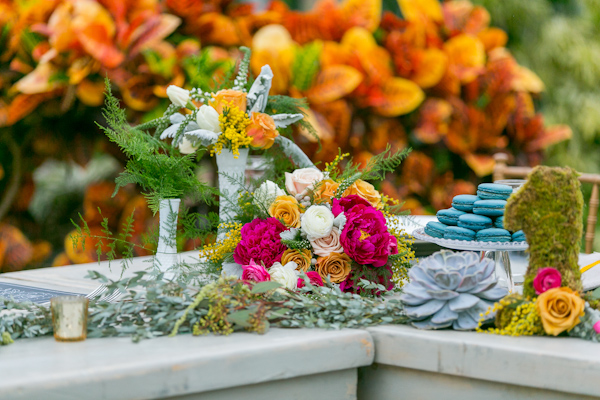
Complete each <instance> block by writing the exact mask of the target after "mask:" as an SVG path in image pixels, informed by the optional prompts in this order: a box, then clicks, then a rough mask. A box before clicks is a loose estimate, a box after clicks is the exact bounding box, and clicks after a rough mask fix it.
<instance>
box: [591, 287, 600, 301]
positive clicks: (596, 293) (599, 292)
mask: <svg viewBox="0 0 600 400" xmlns="http://www.w3.org/2000/svg"><path fill="white" fill-rule="evenodd" d="M591 295H592V299H593V300H598V299H600V287H599V288H596V289H595V290H594V291H593V292H592V293H591Z"/></svg>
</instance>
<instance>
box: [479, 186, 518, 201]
mask: <svg viewBox="0 0 600 400" xmlns="http://www.w3.org/2000/svg"><path fill="white" fill-rule="evenodd" d="M511 194H512V188H511V187H510V186H507V185H500V184H498V183H482V184H481V185H479V186H478V187H477V196H479V197H480V198H481V199H482V200H496V199H497V200H506V199H508V198H509V197H510V195H511Z"/></svg>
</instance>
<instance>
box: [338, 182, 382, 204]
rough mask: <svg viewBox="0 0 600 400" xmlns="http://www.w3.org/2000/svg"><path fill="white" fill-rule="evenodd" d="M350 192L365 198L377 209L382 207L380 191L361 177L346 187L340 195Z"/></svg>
mask: <svg viewBox="0 0 600 400" xmlns="http://www.w3.org/2000/svg"><path fill="white" fill-rule="evenodd" d="M352 194H355V195H357V196H360V197H361V198H363V199H365V200H366V201H368V202H369V203H371V205H372V206H373V207H375V208H376V209H378V210H381V209H382V208H383V203H382V202H381V193H379V192H378V191H377V190H375V188H374V187H373V185H371V184H370V183H369V182H365V181H363V180H362V179H359V180H357V181H356V182H354V183H353V184H352V186H350V187H349V188H348V189H346V190H345V191H344V193H342V197H346V196H350V195H352Z"/></svg>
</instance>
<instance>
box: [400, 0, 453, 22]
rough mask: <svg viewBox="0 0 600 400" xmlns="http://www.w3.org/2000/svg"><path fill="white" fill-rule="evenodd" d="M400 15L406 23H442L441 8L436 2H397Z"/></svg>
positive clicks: (423, 0) (428, 0) (420, 0)
mask: <svg viewBox="0 0 600 400" xmlns="http://www.w3.org/2000/svg"><path fill="white" fill-rule="evenodd" d="M398 5H399V6H400V10H401V11H402V15H403V16H404V18H406V20H407V21H411V22H422V21H423V20H425V19H430V20H432V21H435V22H442V20H443V19H444V17H443V14H442V6H441V4H440V2H439V1H438V0H398Z"/></svg>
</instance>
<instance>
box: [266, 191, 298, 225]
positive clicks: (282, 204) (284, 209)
mask: <svg viewBox="0 0 600 400" xmlns="http://www.w3.org/2000/svg"><path fill="white" fill-rule="evenodd" d="M269 215H270V216H271V217H274V218H277V219H278V220H280V221H281V222H283V223H284V224H285V225H286V226H288V227H290V228H299V227H300V204H299V203H298V200H296V198H295V197H293V196H287V195H286V196H277V197H276V198H275V201H274V202H273V204H271V206H270V207H269Z"/></svg>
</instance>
